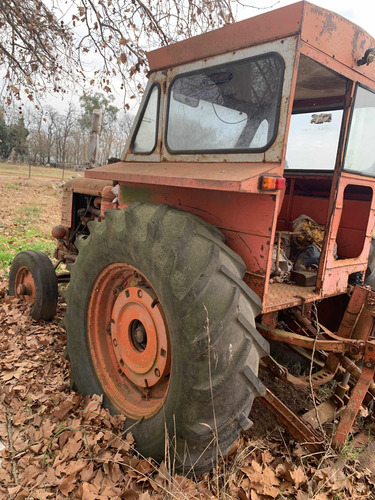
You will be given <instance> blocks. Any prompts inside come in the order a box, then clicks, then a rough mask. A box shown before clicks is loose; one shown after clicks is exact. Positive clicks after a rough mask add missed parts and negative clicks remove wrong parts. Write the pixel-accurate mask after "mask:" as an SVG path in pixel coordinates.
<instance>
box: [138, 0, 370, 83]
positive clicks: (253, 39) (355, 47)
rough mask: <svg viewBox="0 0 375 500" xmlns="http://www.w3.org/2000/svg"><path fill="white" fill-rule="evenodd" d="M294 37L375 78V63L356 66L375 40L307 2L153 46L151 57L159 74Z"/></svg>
mask: <svg viewBox="0 0 375 500" xmlns="http://www.w3.org/2000/svg"><path fill="white" fill-rule="evenodd" d="M290 36H298V37H299V38H300V40H301V41H302V42H303V43H304V44H306V45H307V46H310V47H311V48H312V49H318V50H319V51H320V52H323V53H324V54H326V55H327V56H328V57H330V58H332V59H334V60H335V61H336V62H340V63H341V64H343V65H345V66H347V67H349V68H351V69H352V70H355V71H356V72H358V73H360V74H362V75H364V76H366V77H367V78H369V79H371V80H372V81H375V63H374V64H372V65H369V66H366V65H364V66H358V64H357V61H358V60H359V59H361V58H362V57H363V55H364V53H365V51H366V50H367V49H368V48H370V47H374V46H375V39H374V38H372V37H371V36H370V35H369V34H368V33H367V32H366V31H364V30H363V29H362V28H360V27H359V26H357V25H356V24H354V23H352V22H350V21H348V20H347V19H345V18H344V17H342V16H339V15H338V14H335V13H334V12H331V11H329V10H326V9H323V8H321V7H318V6H316V5H314V4H311V3H309V2H305V1H302V2H298V3H295V4H292V5H288V6H286V7H282V8H280V9H275V10H273V11H271V12H266V13H264V14H260V15H258V16H255V17H251V18H250V19H246V20H244V21H240V22H237V23H234V24H230V25H227V26H224V27H223V28H219V29H217V30H214V31H210V32H208V33H204V34H202V35H198V36H195V37H192V38H190V39H188V40H184V41H182V42H178V43H175V44H172V45H168V46H166V47H162V48H160V49H157V50H153V51H152V52H149V53H148V54H147V56H148V60H149V65H150V70H151V72H154V71H156V70H161V69H167V68H171V67H175V66H179V65H181V64H185V63H189V62H193V61H198V60H204V59H207V58H209V57H212V56H216V55H219V54H224V53H227V52H231V51H236V50H239V49H242V48H246V47H251V46H253V45H260V44H262V43H265V42H270V41H274V40H280V39H283V38H286V37H290ZM328 65H329V60H327V66H328Z"/></svg>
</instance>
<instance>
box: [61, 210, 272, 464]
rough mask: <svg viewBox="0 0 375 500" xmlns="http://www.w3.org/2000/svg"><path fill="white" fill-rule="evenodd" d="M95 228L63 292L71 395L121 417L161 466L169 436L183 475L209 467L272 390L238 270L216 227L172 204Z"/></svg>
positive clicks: (256, 306)
mask: <svg viewBox="0 0 375 500" xmlns="http://www.w3.org/2000/svg"><path fill="white" fill-rule="evenodd" d="M89 229H90V236H89V237H88V238H87V239H86V240H83V241H80V242H79V255H78V258H77V260H76V262H75V263H74V264H73V265H72V267H71V280H70V284H69V287H68V290H67V312H66V317H65V325H66V329H67V353H68V357H69V359H70V362H71V371H72V375H71V376H72V386H73V387H75V388H76V389H77V390H78V391H79V392H81V393H83V394H103V396H104V402H105V404H106V405H107V406H108V407H109V408H110V410H112V411H113V412H117V411H122V412H123V413H125V414H126V415H127V417H128V418H127V420H126V427H127V428H128V427H131V426H132V430H131V432H132V433H133V434H134V436H135V439H136V445H137V450H138V451H139V452H140V453H141V454H143V455H144V456H146V457H149V456H151V457H153V458H155V459H156V460H162V459H163V456H164V452H165V434H166V432H168V435H169V437H170V438H174V439H173V442H174V450H173V451H172V454H173V453H175V454H176V455H175V457H174V458H175V460H176V462H177V463H178V464H179V465H180V466H183V467H184V469H185V472H187V471H189V469H190V468H191V467H194V470H195V471H196V472H201V471H204V470H207V469H210V468H212V467H213V466H214V465H215V463H216V459H217V457H218V455H220V454H225V453H226V452H227V451H228V450H229V449H230V447H231V446H232V444H233V443H234V441H235V440H236V439H237V437H238V436H239V433H240V431H241V430H246V429H247V428H249V427H250V425H251V421H250V420H249V419H248V415H249V412H250V409H251V406H252V403H253V399H254V397H255V396H256V395H257V394H259V393H263V391H264V387H263V385H262V384H261V382H260V381H259V379H258V378H257V374H258V363H259V358H260V357H261V356H263V355H264V354H265V352H268V343H267V342H266V341H265V340H264V338H263V337H262V336H261V335H260V334H259V333H258V332H257V330H256V329H255V327H254V318H255V316H256V315H257V314H258V313H259V311H260V301H259V298H258V297H257V295H256V294H254V293H253V292H252V291H251V290H250V289H249V288H248V287H247V286H246V285H245V283H244V282H243V281H242V277H243V275H244V273H245V265H244V263H243V261H242V259H241V258H240V257H239V256H238V255H237V254H235V253H234V252H233V251H232V250H231V249H230V248H228V247H227V246H226V245H225V244H224V241H223V240H224V237H223V235H222V233H221V232H220V231H218V230H217V229H216V228H214V227H213V226H210V225H209V224H207V223H205V222H204V221H202V220H201V219H199V218H198V217H196V216H194V215H192V214H190V213H187V212H182V211H179V210H176V209H173V208H171V207H168V206H167V205H153V204H140V203H133V204H132V205H130V206H129V207H128V208H127V209H126V210H110V211H107V212H106V217H105V220H104V221H103V222H94V223H89ZM155 309H156V312H155ZM137 328H138V330H137ZM155 345H157V346H159V348H155ZM152 346H154V347H152ZM153 349H154V350H153ZM160 353H161V355H160ZM155 374H156V375H157V376H156V377H155V376H154V375H155ZM137 391H138V392H137ZM138 393H139V394H138ZM142 417H143V418H142ZM137 422H138V423H137ZM134 424H136V425H134Z"/></svg>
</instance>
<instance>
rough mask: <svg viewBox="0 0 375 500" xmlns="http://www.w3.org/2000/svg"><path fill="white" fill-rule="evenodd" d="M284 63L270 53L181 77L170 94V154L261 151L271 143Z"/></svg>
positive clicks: (275, 125)
mask: <svg viewBox="0 0 375 500" xmlns="http://www.w3.org/2000/svg"><path fill="white" fill-rule="evenodd" d="M283 72H284V63H283V60H282V59H281V57H280V56H279V55H277V54H268V55H266V56H260V57H256V58H252V59H245V60H242V61H237V62H235V63H230V64H225V65H223V66H216V67H211V68H207V69H204V70H201V71H199V72H195V73H190V74H187V75H182V76H179V77H177V78H176V79H175V80H174V81H173V83H172V85H171V88H170V91H169V110H168V128H167V146H168V149H169V150H170V151H171V152H180V153H191V152H204V151H215V152H217V151H228V150H234V151H235V152H238V151H261V150H263V151H264V150H265V149H267V148H268V147H269V146H270V145H271V143H272V142H273V140H274V138H275V136H276V133H277V127H278V114H279V106H280V98H281V88H282V80H283V78H282V77H283Z"/></svg>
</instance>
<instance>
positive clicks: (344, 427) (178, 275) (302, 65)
mask: <svg viewBox="0 0 375 500" xmlns="http://www.w3.org/2000/svg"><path fill="white" fill-rule="evenodd" d="M374 56H375V40H374V39H373V38H371V37H370V35H369V34H367V33H366V32H365V31H363V30H362V29H361V28H360V27H358V26H356V25H354V24H352V23H351V22H349V21H348V20H346V19H344V18H343V17H341V16H339V15H337V14H335V13H333V12H330V11H328V10H324V9H322V8H320V7H317V6H315V5H313V4H310V3H308V2H305V1H303V2H299V3H295V4H293V5H289V6H286V7H283V8H280V9H277V10H273V11H271V12H267V13H264V14H262V15H259V16H256V17H253V18H250V19H247V20H244V21H241V22H238V23H235V24H231V25H227V26H225V27H222V28H220V29H217V30H214V31H211V32H208V33H205V34H202V35H199V36H196V37H193V38H191V39H188V40H185V41H182V42H178V43H175V44H172V45H169V46H166V47H163V48H160V49H157V50H154V51H152V52H149V53H148V60H149V66H150V72H149V78H148V84H147V87H146V90H145V93H144V96H143V100H142V102H141V105H140V108H139V111H138V114H137V115H136V118H135V121H134V126H133V129H132V131H131V134H130V136H129V139H128V142H127V144H126V145H125V148H124V151H123V154H122V158H121V161H119V162H116V163H113V164H109V165H104V166H101V167H97V168H93V169H88V170H86V171H85V173H84V177H82V178H77V179H74V180H71V181H69V182H67V183H66V184H65V187H64V192H63V202H62V221H61V225H59V226H56V227H54V228H53V231H52V233H53V236H54V238H56V240H57V247H56V251H55V258H56V259H57V262H58V263H64V264H66V265H67V269H68V271H69V272H65V273H56V270H55V268H56V266H53V265H52V263H51V261H50V260H49V259H48V257H47V256H45V255H43V254H40V253H38V252H34V251H26V252H21V253H20V254H18V255H17V256H16V257H15V259H14V261H13V264H12V266H11V270H10V284H9V288H10V294H12V295H16V296H17V297H19V298H20V299H22V298H23V299H24V300H26V301H28V302H29V303H30V305H31V314H32V315H33V317H34V318H36V319H45V320H50V319H51V318H52V317H53V315H54V313H55V310H56V301H57V284H58V282H67V281H68V282H69V284H68V286H67V290H66V303H67V309H66V315H65V318H64V320H63V321H64V325H65V328H66V332H67V348H66V355H67V358H68V359H69V360H70V363H71V387H72V388H73V389H74V390H76V391H79V392H80V393H82V394H85V395H87V394H89V395H92V394H101V395H103V402H104V404H105V405H106V406H107V407H108V408H109V409H110V411H112V412H115V413H116V412H121V413H123V414H124V415H125V416H126V424H125V430H131V432H132V433H133V434H134V437H135V440H136V444H137V449H138V450H139V452H140V453H141V454H142V455H143V456H146V457H153V458H154V459H155V460H161V459H163V456H164V453H165V445H166V439H168V442H170V443H171V446H172V448H173V456H174V460H175V462H176V464H177V465H178V466H179V467H184V470H185V471H186V470H188V471H189V470H190V471H191V470H192V469H194V470H195V471H196V472H201V471H205V470H209V469H210V468H212V467H213V466H214V464H215V463H216V460H217V458H218V457H219V456H222V455H225V454H226V453H227V452H228V450H229V449H230V448H231V447H232V445H233V443H234V442H235V441H236V439H237V438H238V436H239V435H240V433H241V432H243V431H247V430H248V429H249V428H250V427H251V425H252V421H251V419H250V418H249V414H250V410H251V407H252V404H253V401H254V399H255V398H259V399H260V401H261V402H262V403H263V404H264V405H265V407H267V408H268V409H270V411H271V412H272V413H273V414H274V415H275V416H276V417H277V418H278V419H279V420H280V421H281V422H282V423H283V424H284V425H285V427H286V428H287V430H288V431H289V433H290V434H291V435H292V436H293V437H295V438H296V439H298V440H299V441H301V442H303V443H304V445H305V446H306V447H307V448H309V449H310V450H312V451H313V452H319V451H320V450H321V449H322V446H324V443H323V441H324V435H323V434H322V426H324V425H325V424H328V423H329V422H332V421H336V422H337V423H336V425H335V428H334V435H333V438H332V443H333V445H334V446H336V447H338V448H339V447H342V446H343V445H344V444H345V442H346V440H347V439H348V436H350V431H351V429H352V426H353V423H354V421H355V419H356V416H357V414H358V411H359V410H360V408H361V406H362V405H363V404H369V403H370V402H372V401H373V398H374V396H375V384H374V372H375V337H373V330H374V318H375V292H373V291H372V288H371V283H370V284H367V283H366V274H368V260H369V254H370V248H371V243H372V233H373V227H374V222H375V197H374V188H375V150H374V142H375V63H373V60H374V58H375V57H374ZM296 357H297V358H298V359H300V360H301V366H305V365H306V366H307V368H306V369H304V371H302V372H301V373H297V374H296V373H294V372H293V371H292V370H291V369H290V363H288V361H291V360H294V359H295V358H296ZM285 360H286V362H285ZM304 364H305V365H304ZM263 374H264V375H263ZM267 377H268V378H271V379H272V381H273V382H274V381H275V380H276V381H277V383H278V384H286V386H291V387H298V388H302V389H306V391H307V392H309V391H310V390H311V391H312V393H314V392H315V393H316V391H317V390H318V389H319V388H320V387H321V386H322V385H324V384H327V383H329V382H331V387H332V391H331V395H330V397H329V398H328V399H327V400H326V401H324V402H321V403H319V404H316V405H315V406H314V408H312V409H310V410H309V411H307V413H305V414H304V415H298V414H296V413H295V412H294V411H292V409H291V408H289V407H288V406H287V405H286V404H284V403H283V402H282V400H281V399H280V397H278V396H277V395H276V394H275V392H276V391H273V392H272V391H271V389H270V387H269V386H267V384H266V383H265V380H267ZM322 443H323V444H322ZM171 453H172V452H171Z"/></svg>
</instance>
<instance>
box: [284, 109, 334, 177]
mask: <svg viewBox="0 0 375 500" xmlns="http://www.w3.org/2000/svg"><path fill="white" fill-rule="evenodd" d="M342 115H343V111H342V110H341V109H340V110H336V111H324V112H316V113H311V112H310V113H301V114H298V115H292V118H291V121H290V128H289V136H288V144H287V149H286V160H285V168H290V169H298V170H333V169H334V168H335V163H336V155H337V147H338V143H339V136H340V128H341V120H342Z"/></svg>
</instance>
